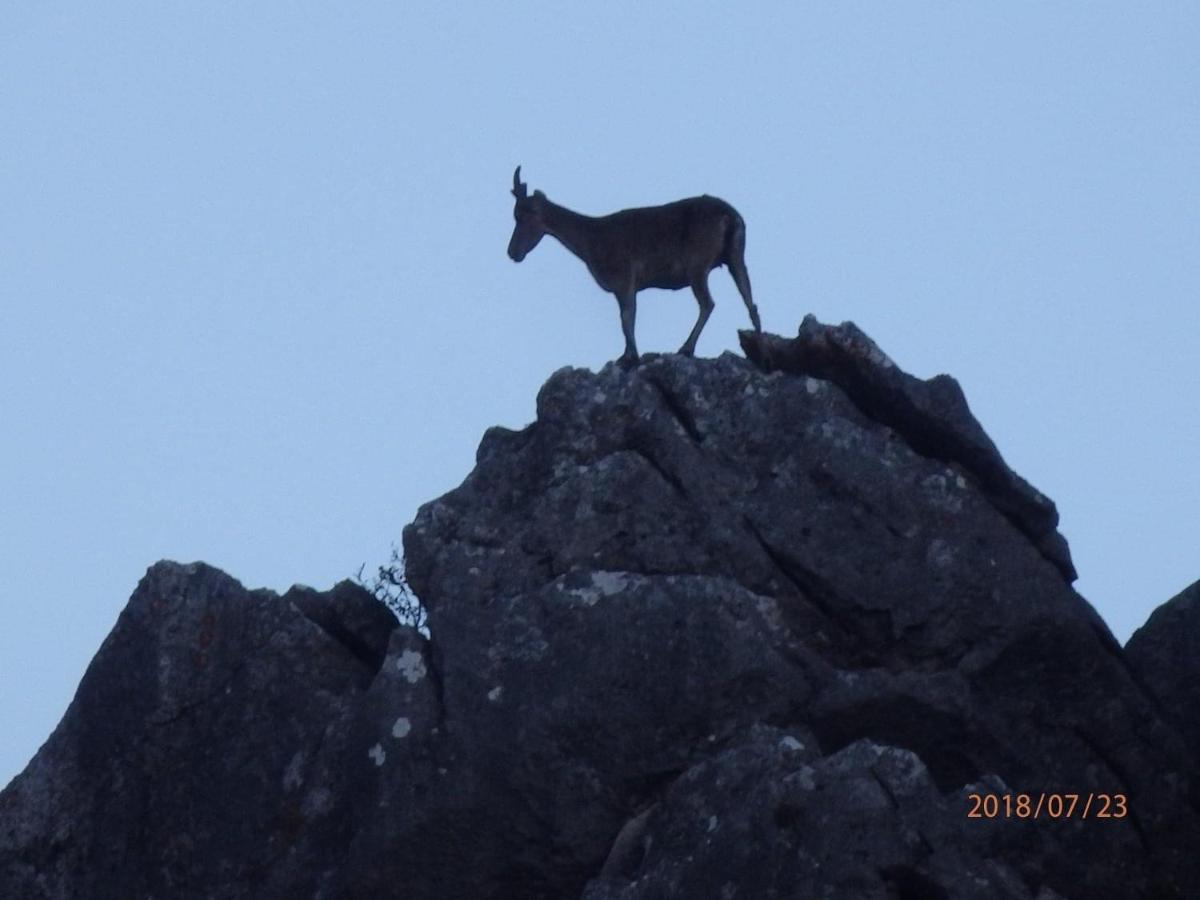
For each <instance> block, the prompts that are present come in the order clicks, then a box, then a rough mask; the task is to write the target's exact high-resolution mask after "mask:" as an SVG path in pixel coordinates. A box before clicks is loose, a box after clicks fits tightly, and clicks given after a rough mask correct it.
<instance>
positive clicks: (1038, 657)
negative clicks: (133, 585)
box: [0, 320, 1200, 900]
mask: <svg viewBox="0 0 1200 900" xmlns="http://www.w3.org/2000/svg"><path fill="white" fill-rule="evenodd" d="M743 343H744V345H745V346H746V353H747V357H748V358H741V357H737V356H734V355H732V354H725V355H723V356H721V357H719V358H717V359H712V360H702V359H690V358H685V357H679V356H666V355H664V356H648V357H646V358H645V361H644V364H643V365H642V366H640V367H638V368H636V369H634V370H624V369H621V368H620V367H618V366H607V367H605V368H603V369H602V370H600V371H599V372H591V371H587V370H582V369H570V368H568V369H563V370H560V371H558V372H556V373H554V375H552V376H551V378H550V379H549V380H548V381H547V382H546V384H545V385H544V386H543V387H542V389H541V391H540V392H539V394H538V398H537V417H536V420H535V421H534V422H533V423H532V424H530V425H529V426H527V427H526V428H524V429H521V430H519V431H518V430H510V429H505V428H499V427H497V428H492V429H489V430H488V431H487V432H486V433H485V435H484V436H483V439H482V440H481V442H480V445H479V449H478V452H477V459H476V466H475V468H474V470H473V471H472V472H471V473H470V474H468V475H467V477H466V478H465V480H464V481H463V482H462V484H461V485H460V486H459V487H457V488H456V489H454V490H452V491H450V492H448V493H447V494H445V495H444V496H442V497H439V498H437V499H435V500H433V501H431V502H429V503H427V504H425V505H424V506H422V507H421V509H420V510H419V511H418V513H417V515H416V518H415V520H414V521H413V522H412V524H410V525H409V526H408V527H407V528H405V530H404V535H403V542H404V550H405V556H406V561H407V567H406V568H407V578H408V582H409V584H410V585H411V586H412V588H413V590H414V591H415V593H416V595H417V596H418V597H419V598H420V600H421V601H422V603H423V604H424V605H425V607H426V609H427V611H428V625H429V630H430V635H429V637H425V636H423V635H422V634H420V633H418V632H416V631H415V630H413V629H412V628H408V627H403V626H398V625H397V624H396V623H395V622H394V620H392V619H391V618H390V616H389V615H387V614H384V613H383V612H382V607H381V606H380V605H379V604H378V603H377V602H376V601H375V600H374V598H373V597H372V596H371V595H370V594H369V593H368V592H367V591H365V590H363V589H362V588H359V587H357V586H355V585H352V584H347V583H344V584H341V585H338V586H336V587H335V588H334V589H332V590H331V591H326V592H318V591H313V590H311V589H308V588H293V589H292V590H291V591H288V592H287V593H285V594H283V595H278V594H275V593H273V592H270V591H248V590H246V589H245V588H244V587H242V586H241V585H240V584H239V583H238V582H236V581H235V580H234V579H232V578H230V577H229V576H227V575H224V574H223V573H220V572H218V571H217V570H215V569H211V568H209V567H207V566H204V565H202V564H196V565H190V566H182V565H178V564H175V563H166V562H164V563H159V564H157V565H155V566H154V567H152V568H151V569H150V570H149V571H148V572H147V575H146V577H145V578H144V579H143V580H142V582H141V583H140V584H139V586H138V588H137V590H136V591H135V592H134V595H133V597H132V598H131V599H130V602H129V605H128V606H127V608H126V610H125V611H124V612H123V613H122V615H121V618H120V620H119V621H118V623H117V625H116V626H115V627H114V629H113V632H112V633H111V634H110V636H109V638H108V639H107V640H106V641H105V643H104V646H103V647H102V648H101V650H100V652H99V653H98V654H97V656H96V658H95V660H94V661H93V663H92V665H91V666H90V667H89V670H88V673H87V674H86V675H85V677H84V679H83V682H82V683H81V685H80V688H79V692H78V694H77V696H76V698H75V700H74V701H73V703H72V704H71V707H70V708H69V709H68V711H67V713H66V715H65V716H64V718H63V720H62V722H61V723H60V725H59V727H58V728H57V729H56V731H55V733H54V734H53V735H52V736H51V738H50V739H49V740H48V741H47V743H46V745H45V746H44V747H43V748H42V749H41V750H40V751H39V753H38V754H37V756H36V757H35V758H34V760H33V761H32V762H31V763H30V766H29V767H28V768H27V769H26V771H25V772H23V773H22V774H21V775H20V776H18V777H17V779H15V780H14V781H13V783H12V784H10V785H9V786H8V788H7V789H5V791H4V792H3V793H0V896H13V897H18V896H19V897H28V898H35V900H66V898H72V897H81V896H86V897H89V898H98V900H106V898H110V897H111V898H114V900H115V898H118V897H119V898H122V900H126V898H128V897H131V896H137V897H140V896H146V897H152V896H170V897H183V898H189V897H205V898H210V897H211V898H221V900H243V898H246V900H248V898H291V897H314V898H321V900H335V898H336V900H357V898H363V897H384V898H386V897H415V898H430V900H440V898H447V900H449V898H460V897H467V896H470V897H477V898H484V900H489V898H494V900H508V898H513V897H521V898H533V900H539V898H547V900H549V898H555V900H557V898H564V897H581V898H586V900H650V898H665V897H690V898H700V900H705V898H714V900H716V898H720V900H730V898H791V897H810V896H829V897H835V898H847V900H849V898H854V900H897V898H904V900H912V898H956V900H957V898H1011V900H1056V898H1061V900H1068V898H1088V900H1093V898H1100V900H1128V898H1146V900H1151V898H1153V900H1163V898H1178V900H1185V898H1191V897H1193V896H1195V889H1196V886H1197V885H1200V861H1198V860H1197V857H1196V854H1195V847H1196V846H1200V791H1198V789H1197V786H1196V781H1195V777H1194V772H1195V768H1196V762H1197V759H1198V757H1200V754H1198V753H1197V747H1196V744H1195V740H1194V735H1195V734H1196V733H1200V732H1197V731H1196V730H1195V729H1196V727H1197V726H1196V723H1197V722H1198V721H1200V715H1197V714H1196V713H1195V710H1194V708H1187V704H1188V703H1189V702H1190V699H1189V698H1190V697H1191V693H1188V691H1190V688H1189V687H1188V685H1187V684H1186V683H1185V681H1184V680H1181V679H1179V678H1176V677H1174V675H1171V676H1170V677H1167V675H1168V674H1170V672H1169V666H1170V665H1173V663H1168V664H1167V666H1168V668H1167V670H1165V671H1166V674H1164V669H1163V667H1162V666H1158V663H1160V662H1162V661H1163V660H1176V659H1182V658H1183V657H1186V655H1187V647H1188V646H1190V644H1187V642H1186V641H1187V640H1190V638H1188V637H1187V635H1190V634H1192V632H1191V631H1187V632H1186V633H1185V630H1184V629H1183V626H1184V625H1186V626H1187V627H1188V628H1190V623H1193V622H1194V621H1195V619H1196V617H1195V616H1194V615H1193V610H1194V608H1195V607H1196V606H1197V605H1196V604H1192V603H1190V601H1181V602H1179V603H1175V604H1174V605H1173V606H1171V607H1170V610H1171V612H1170V615H1167V614H1164V615H1162V616H1159V615H1158V614H1156V616H1155V617H1152V619H1151V622H1150V623H1148V625H1147V629H1149V630H1148V631H1147V632H1146V634H1145V635H1144V636H1143V637H1140V638H1139V639H1138V641H1136V642H1133V641H1131V645H1130V648H1129V652H1128V654H1127V653H1126V651H1124V650H1122V649H1121V648H1120V647H1119V646H1118V645H1117V644H1116V642H1115V641H1114V640H1113V639H1112V636H1111V634H1110V633H1109V632H1108V629H1107V628H1106V626H1105V625H1104V623H1103V622H1102V621H1101V620H1100V619H1099V617H1098V616H1097V615H1096V613H1095V611H1094V610H1092V608H1091V607H1090V605H1089V604H1088V603H1087V602H1086V600H1084V599H1083V598H1082V597H1080V596H1079V595H1078V594H1077V593H1076V592H1075V591H1074V590H1073V589H1072V588H1071V584H1070V582H1071V580H1072V578H1073V576H1074V569H1073V567H1071V564H1070V556H1069V553H1068V552H1067V547H1066V542H1065V540H1063V539H1062V537H1061V535H1059V534H1058V532H1057V516H1056V513H1055V511H1054V507H1053V504H1052V503H1051V502H1050V501H1049V500H1048V499H1046V498H1045V497H1043V496H1042V495H1041V494H1039V493H1038V492H1037V491H1036V490H1034V489H1033V488H1032V487H1030V486H1029V485H1028V484H1026V483H1025V482H1024V481H1023V480H1021V479H1020V477H1019V476H1017V475H1015V473H1012V472H1011V471H1010V470H1008V468H1007V466H1005V465H1004V464H1003V460H1002V459H1001V458H1000V456H999V453H998V452H997V451H996V449H995V447H994V445H992V443H991V441H990V439H988V438H987V435H986V434H985V433H984V432H983V430H982V428H981V427H980V426H979V424H978V423H977V422H976V421H975V420H974V418H973V417H972V416H971V415H970V412H969V409H968V408H967V406H966V402H965V400H964V399H962V394H961V391H959V390H958V388H957V385H956V384H955V383H954V382H953V381H952V380H950V379H948V378H947V377H946V376H939V378H937V379H931V380H930V381H928V382H922V381H920V380H918V379H915V378H912V377H911V376H908V375H906V374H904V373H903V372H900V371H899V370H898V369H897V368H896V367H895V365H894V363H891V362H890V360H888V359H887V357H886V356H885V355H884V354H883V353H882V351H880V350H879V349H878V348H877V347H875V345H874V344H873V343H871V342H870V339H869V338H867V337H866V336H865V335H864V334H863V333H862V332H861V331H859V330H858V329H857V328H856V327H854V326H853V325H851V324H847V325H843V326H838V327H833V326H825V325H821V324H820V323H817V322H816V321H815V320H806V322H805V323H804V325H802V326H801V329H800V335H799V336H798V337H797V338H794V339H784V338H781V337H777V336H773V335H762V336H761V337H749V338H748V337H746V336H743ZM1164 623H1165V624H1164ZM1181 623H1182V624H1181ZM1152 626H1153V627H1152ZM1196 633H1200V632H1196ZM1171 641H1175V642H1176V643H1175V644H1172V645H1171V646H1172V647H1175V646H1176V644H1177V645H1178V652H1176V650H1174V649H1172V650H1171V651H1170V653H1171V654H1174V655H1169V656H1164V655H1163V654H1165V653H1167V652H1168V651H1166V650H1162V649H1160V648H1161V647H1162V646H1163V643H1164V642H1167V643H1169V642H1171ZM1182 664H1184V663H1181V665H1182ZM1190 665H1191V666H1192V668H1191V669H1190V670H1189V671H1192V672H1194V671H1195V664H1194V663H1190ZM1156 666H1157V668H1156ZM1172 704H1174V705H1175V706H1176V707H1180V708H1178V709H1176V710H1174V711H1171V712H1169V713H1168V711H1167V710H1168V708H1169V707H1171V706H1172ZM1189 729H1190V730H1189ZM1068 793H1073V794H1078V795H1080V796H1082V797H1088V796H1091V797H1093V798H1099V797H1101V796H1105V797H1109V798H1112V797H1113V796H1114V795H1118V794H1119V795H1122V796H1123V797H1124V798H1125V800H1124V804H1125V805H1124V809H1125V810H1126V812H1125V815H1123V816H1121V817H1120V818H1107V819H1104V820H1098V819H1095V818H1094V817H1093V818H1091V819H1088V820H1084V819H1083V818H1082V817H1081V816H1079V815H1078V814H1076V815H1074V816H1054V817H1046V816H1043V817H1041V818H1039V819H1036V820H1035V819H1034V818H1033V817H1031V816H1025V817H1022V816H1019V815H1016V814H1012V815H995V816H990V817H989V816H979V817H972V816H971V815H970V813H971V810H972V808H973V806H975V805H976V804H977V803H978V799H977V798H981V797H992V798H994V802H995V803H996V804H998V806H997V808H998V809H1003V808H1004V807H1003V805H1002V804H1004V803H1006V802H1007V803H1009V804H1012V803H1016V802H1018V798H1019V797H1020V796H1021V795H1028V796H1030V797H1033V798H1035V799H1036V798H1038V797H1043V796H1048V795H1056V796H1063V795H1065V794H1068ZM973 797H974V798H976V799H973ZM1005 798H1007V800H1006V799H1005ZM1097 802H1099V800H1097ZM1081 805H1082V801H1081Z"/></svg>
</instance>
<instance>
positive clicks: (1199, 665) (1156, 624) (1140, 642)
mask: <svg viewBox="0 0 1200 900" xmlns="http://www.w3.org/2000/svg"><path fill="white" fill-rule="evenodd" d="M1125 652H1126V653H1127V654H1128V656H1129V664H1130V665H1131V666H1132V667H1133V669H1134V671H1135V672H1137V674H1138V675H1139V676H1140V677H1141V679H1142V680H1143V682H1144V683H1145V684H1146V686H1147V688H1148V690H1149V691H1150V693H1151V694H1153V695H1154V697H1155V699H1157V700H1158V702H1159V703H1160V704H1161V709H1162V713H1163V716H1164V718H1166V719H1168V720H1169V721H1171V722H1173V723H1174V724H1175V725H1176V727H1178V729H1179V731H1180V733H1181V734H1183V736H1184V737H1185V738H1186V739H1187V741H1188V743H1189V745H1190V746H1191V749H1192V752H1193V754H1195V759H1197V760H1200V581H1197V582H1196V583H1195V584H1193V585H1191V587H1188V588H1187V589H1185V590H1183V591H1181V592H1180V593H1179V594H1178V595H1177V596H1175V597H1174V598H1172V599H1171V600H1169V601H1167V602H1166V603H1164V604H1163V605H1162V606H1160V607H1159V608H1158V609H1156V610H1155V611H1154V612H1153V613H1152V614H1151V616H1150V618H1149V619H1148V620H1147V621H1146V624H1145V625H1143V626H1142V627H1141V628H1139V629H1138V630H1137V631H1135V632H1134V633H1133V636H1132V637H1131V638H1130V639H1129V641H1128V642H1127V643H1126V644H1125Z"/></svg>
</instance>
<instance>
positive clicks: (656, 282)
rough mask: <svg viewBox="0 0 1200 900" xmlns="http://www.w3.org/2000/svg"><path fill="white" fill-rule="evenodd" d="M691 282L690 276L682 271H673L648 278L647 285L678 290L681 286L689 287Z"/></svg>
mask: <svg viewBox="0 0 1200 900" xmlns="http://www.w3.org/2000/svg"><path fill="white" fill-rule="evenodd" d="M690 283H691V282H690V281H689V280H688V277H687V276H686V275H684V274H683V273H682V272H678V273H676V272H672V273H671V274H669V275H658V276H655V277H654V278H648V279H646V283H645V285H644V286H645V287H652V288H662V289H664V290H668V291H677V290H679V289H680V288H685V287H687V286H688V285H689V284H690Z"/></svg>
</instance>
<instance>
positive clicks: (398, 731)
mask: <svg viewBox="0 0 1200 900" xmlns="http://www.w3.org/2000/svg"><path fill="white" fill-rule="evenodd" d="M410 731H412V722H410V721H409V720H408V717H407V716H401V717H400V718H398V719H397V720H396V721H395V723H394V724H393V725H392V737H394V738H406V737H408V733H409V732H410Z"/></svg>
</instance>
